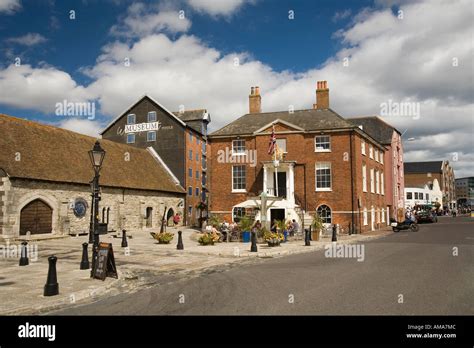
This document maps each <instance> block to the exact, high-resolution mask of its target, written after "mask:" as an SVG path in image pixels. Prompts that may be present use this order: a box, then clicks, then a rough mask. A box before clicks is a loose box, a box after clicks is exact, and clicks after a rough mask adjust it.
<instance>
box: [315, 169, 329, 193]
mask: <svg viewBox="0 0 474 348" xmlns="http://www.w3.org/2000/svg"><path fill="white" fill-rule="evenodd" d="M316 191H331V163H329V162H318V163H316Z"/></svg>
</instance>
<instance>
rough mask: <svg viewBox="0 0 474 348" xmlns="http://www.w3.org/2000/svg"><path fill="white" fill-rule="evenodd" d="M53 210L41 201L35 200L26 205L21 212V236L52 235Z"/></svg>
mask: <svg viewBox="0 0 474 348" xmlns="http://www.w3.org/2000/svg"><path fill="white" fill-rule="evenodd" d="M52 224H53V209H52V208H51V207H50V206H49V205H48V204H47V203H45V202H44V201H42V200H41V199H35V200H33V201H31V202H30V203H28V204H27V205H25V206H24V207H23V209H21V212H20V236H24V235H26V233H27V232H28V231H29V232H30V233H31V234H43V233H51V231H52V229H53V227H52Z"/></svg>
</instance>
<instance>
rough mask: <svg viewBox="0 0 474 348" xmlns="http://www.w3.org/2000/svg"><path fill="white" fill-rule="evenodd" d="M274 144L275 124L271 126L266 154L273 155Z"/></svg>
mask: <svg viewBox="0 0 474 348" xmlns="http://www.w3.org/2000/svg"><path fill="white" fill-rule="evenodd" d="M275 146H276V136H275V126H274V125H273V126H272V135H271V136H270V142H269V145H268V154H269V155H273V153H274V152H275Z"/></svg>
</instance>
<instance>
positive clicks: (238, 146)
mask: <svg viewBox="0 0 474 348" xmlns="http://www.w3.org/2000/svg"><path fill="white" fill-rule="evenodd" d="M243 154H245V140H243V139H237V140H232V155H243Z"/></svg>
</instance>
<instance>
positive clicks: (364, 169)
mask: <svg viewBox="0 0 474 348" xmlns="http://www.w3.org/2000/svg"><path fill="white" fill-rule="evenodd" d="M362 191H364V192H367V166H366V165H365V164H363V165H362Z"/></svg>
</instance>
